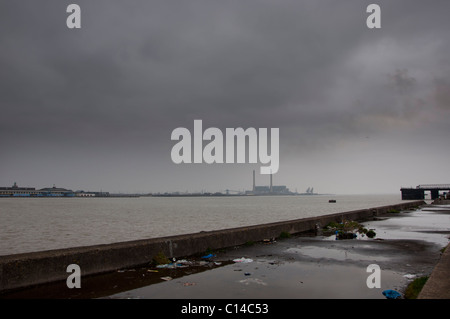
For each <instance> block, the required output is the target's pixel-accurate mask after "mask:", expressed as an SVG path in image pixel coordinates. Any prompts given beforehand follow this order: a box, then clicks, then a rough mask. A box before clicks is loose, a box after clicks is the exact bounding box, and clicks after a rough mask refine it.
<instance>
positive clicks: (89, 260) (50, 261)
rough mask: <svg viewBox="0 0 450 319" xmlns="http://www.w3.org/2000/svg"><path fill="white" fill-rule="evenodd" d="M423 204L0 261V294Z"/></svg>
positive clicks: (378, 208)
mask: <svg viewBox="0 0 450 319" xmlns="http://www.w3.org/2000/svg"><path fill="white" fill-rule="evenodd" d="M423 204H425V202H424V201H414V202H404V203H400V204H397V205H389V206H383V207H376V208H370V209H361V210H356V211H350V212H342V213H336V214H330V215H324V216H318V217H311V218H303V219H297V220H290V221H282V222H275V223H269V224H263V225H254V226H247V227H238V228H232V229H224V230H216V231H208V232H199V233H193V234H186V235H177V236H168V237H160V238H151V239H143V240H135V241H128V242H120V243H114V244H106V245H94V246H86V247H75V248H68V249H57V250H49V251H42V252H34V253H24V254H15V255H8V256H0V293H1V292H4V291H8V290H13V289H18V288H24V287H28V286H32V285H38V284H44V283H49V282H55V281H62V280H64V281H65V280H66V279H67V277H68V276H69V275H70V273H68V272H67V266H68V265H70V264H77V265H78V266H79V267H80V269H81V276H82V277H83V276H86V275H94V274H100V273H105V272H110V271H115V270H118V269H123V268H127V267H136V266H140V265H148V264H149V263H150V262H151V261H152V259H153V258H154V257H155V256H156V255H157V254H159V253H161V252H162V253H163V254H164V255H166V256H167V257H171V258H172V257H175V258H179V257H187V256H192V255H196V254H201V253H204V252H205V251H207V250H216V249H222V248H227V247H233V246H239V245H242V244H245V243H247V242H252V241H260V240H263V239H267V238H273V237H275V238H276V237H279V236H280V234H281V233H282V232H288V233H290V234H296V233H302V232H306V231H311V230H314V229H316V227H317V226H319V227H323V226H325V225H327V224H328V223H330V222H341V221H342V220H343V219H346V220H358V221H363V220H368V219H372V218H373V217H374V216H380V215H383V214H385V213H388V212H389V211H390V210H406V209H408V208H411V207H417V206H420V205H423Z"/></svg>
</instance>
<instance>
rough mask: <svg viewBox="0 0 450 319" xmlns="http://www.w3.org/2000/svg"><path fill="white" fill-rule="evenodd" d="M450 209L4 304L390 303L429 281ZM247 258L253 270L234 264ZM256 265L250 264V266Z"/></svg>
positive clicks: (39, 291) (53, 288)
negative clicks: (393, 295)
mask: <svg viewBox="0 0 450 319" xmlns="http://www.w3.org/2000/svg"><path fill="white" fill-rule="evenodd" d="M449 217H450V207H448V206H447V207H438V206H433V207H431V206H429V207H426V208H422V209H421V210H417V211H411V212H401V213H392V214H390V215H389V217H388V218H384V217H383V218H380V219H378V220H373V221H368V222H365V223H362V224H363V225H364V226H365V227H366V228H372V229H374V230H375V232H376V234H377V235H376V237H375V238H373V239H370V238H367V237H366V236H365V237H362V236H358V238H356V239H351V240H335V236H334V235H326V234H324V235H318V236H314V235H302V236H294V237H291V238H287V239H281V240H280V239H279V240H277V241H275V242H272V243H263V242H259V243H254V244H251V245H244V246H239V247H235V248H230V249H226V250H222V251H218V252H214V254H215V256H214V257H212V258H209V259H204V258H200V256H198V257H197V258H189V259H187V263H185V264H183V265H182V267H177V268H175V269H168V268H151V267H144V268H138V269H127V270H121V271H118V272H115V273H111V274H105V275H97V276H92V277H86V278H82V288H81V289H68V288H67V287H66V285H65V282H64V283H55V284H52V285H45V286H40V287H35V288H33V289H27V290H24V291H20V292H17V293H14V294H9V295H7V296H2V297H3V298H36V297H38V298H111V299H126V298H132V299H150V298H151V299H158V298H163V299H166V298H172V299H173V298H180V299H197V298H199V299H210V298H218V299H240V298H243V299H254V298H255V299H260V298H261V299H264V298H265V299H278V298H279V299H302V298H318V299H322V298H326V299H329V298H332V299H337V298H369V299H385V297H384V296H383V295H382V291H383V290H385V289H394V290H397V291H399V292H401V293H403V292H404V289H405V288H406V286H407V284H408V283H409V282H410V281H412V280H413V279H414V278H416V277H420V276H423V275H429V274H430V273H431V271H432V270H433V268H434V266H435V265H436V263H437V261H438V260H439V257H440V250H441V249H442V248H443V247H445V246H446V245H447V244H448V242H449V235H450V218H449ZM242 257H244V258H245V259H247V260H244V261H248V262H235V261H233V260H236V259H239V258H242ZM250 260H251V261H250ZM371 264H377V265H378V266H379V267H380V269H381V277H380V279H381V287H380V288H372V289H370V288H368V286H367V284H366V281H367V278H368V277H369V276H370V275H371V274H372V272H368V271H367V267H368V266H369V265H371Z"/></svg>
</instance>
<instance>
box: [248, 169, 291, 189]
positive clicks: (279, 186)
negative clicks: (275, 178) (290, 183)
mask: <svg viewBox="0 0 450 319" xmlns="http://www.w3.org/2000/svg"><path fill="white" fill-rule="evenodd" d="M246 194H247V195H292V194H293V193H292V192H291V191H289V188H287V187H286V186H285V185H275V186H274V185H273V183H272V174H270V184H269V186H256V181H255V171H254V170H253V190H252V191H247V192H246Z"/></svg>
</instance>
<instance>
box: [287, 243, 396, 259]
mask: <svg viewBox="0 0 450 319" xmlns="http://www.w3.org/2000/svg"><path fill="white" fill-rule="evenodd" d="M286 252H287V253H297V254H298V253H300V254H302V255H304V256H308V257H311V258H320V259H321V258H325V259H334V260H339V261H345V260H356V261H364V260H367V261H371V262H377V261H386V260H390V259H391V258H388V257H383V256H366V255H363V254H358V253H356V252H352V251H349V250H345V249H339V248H337V247H331V248H324V247H317V246H303V247H292V248H288V249H286Z"/></svg>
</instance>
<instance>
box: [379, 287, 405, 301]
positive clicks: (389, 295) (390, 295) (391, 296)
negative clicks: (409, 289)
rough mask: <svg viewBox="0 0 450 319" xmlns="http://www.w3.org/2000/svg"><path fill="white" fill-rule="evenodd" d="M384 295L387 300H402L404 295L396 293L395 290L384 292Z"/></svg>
mask: <svg viewBox="0 0 450 319" xmlns="http://www.w3.org/2000/svg"><path fill="white" fill-rule="evenodd" d="M382 294H383V296H385V297H386V298H387V299H400V298H401V297H402V295H401V294H400V293H399V292H398V291H395V290H392V289H387V290H384V291H383V292H382Z"/></svg>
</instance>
